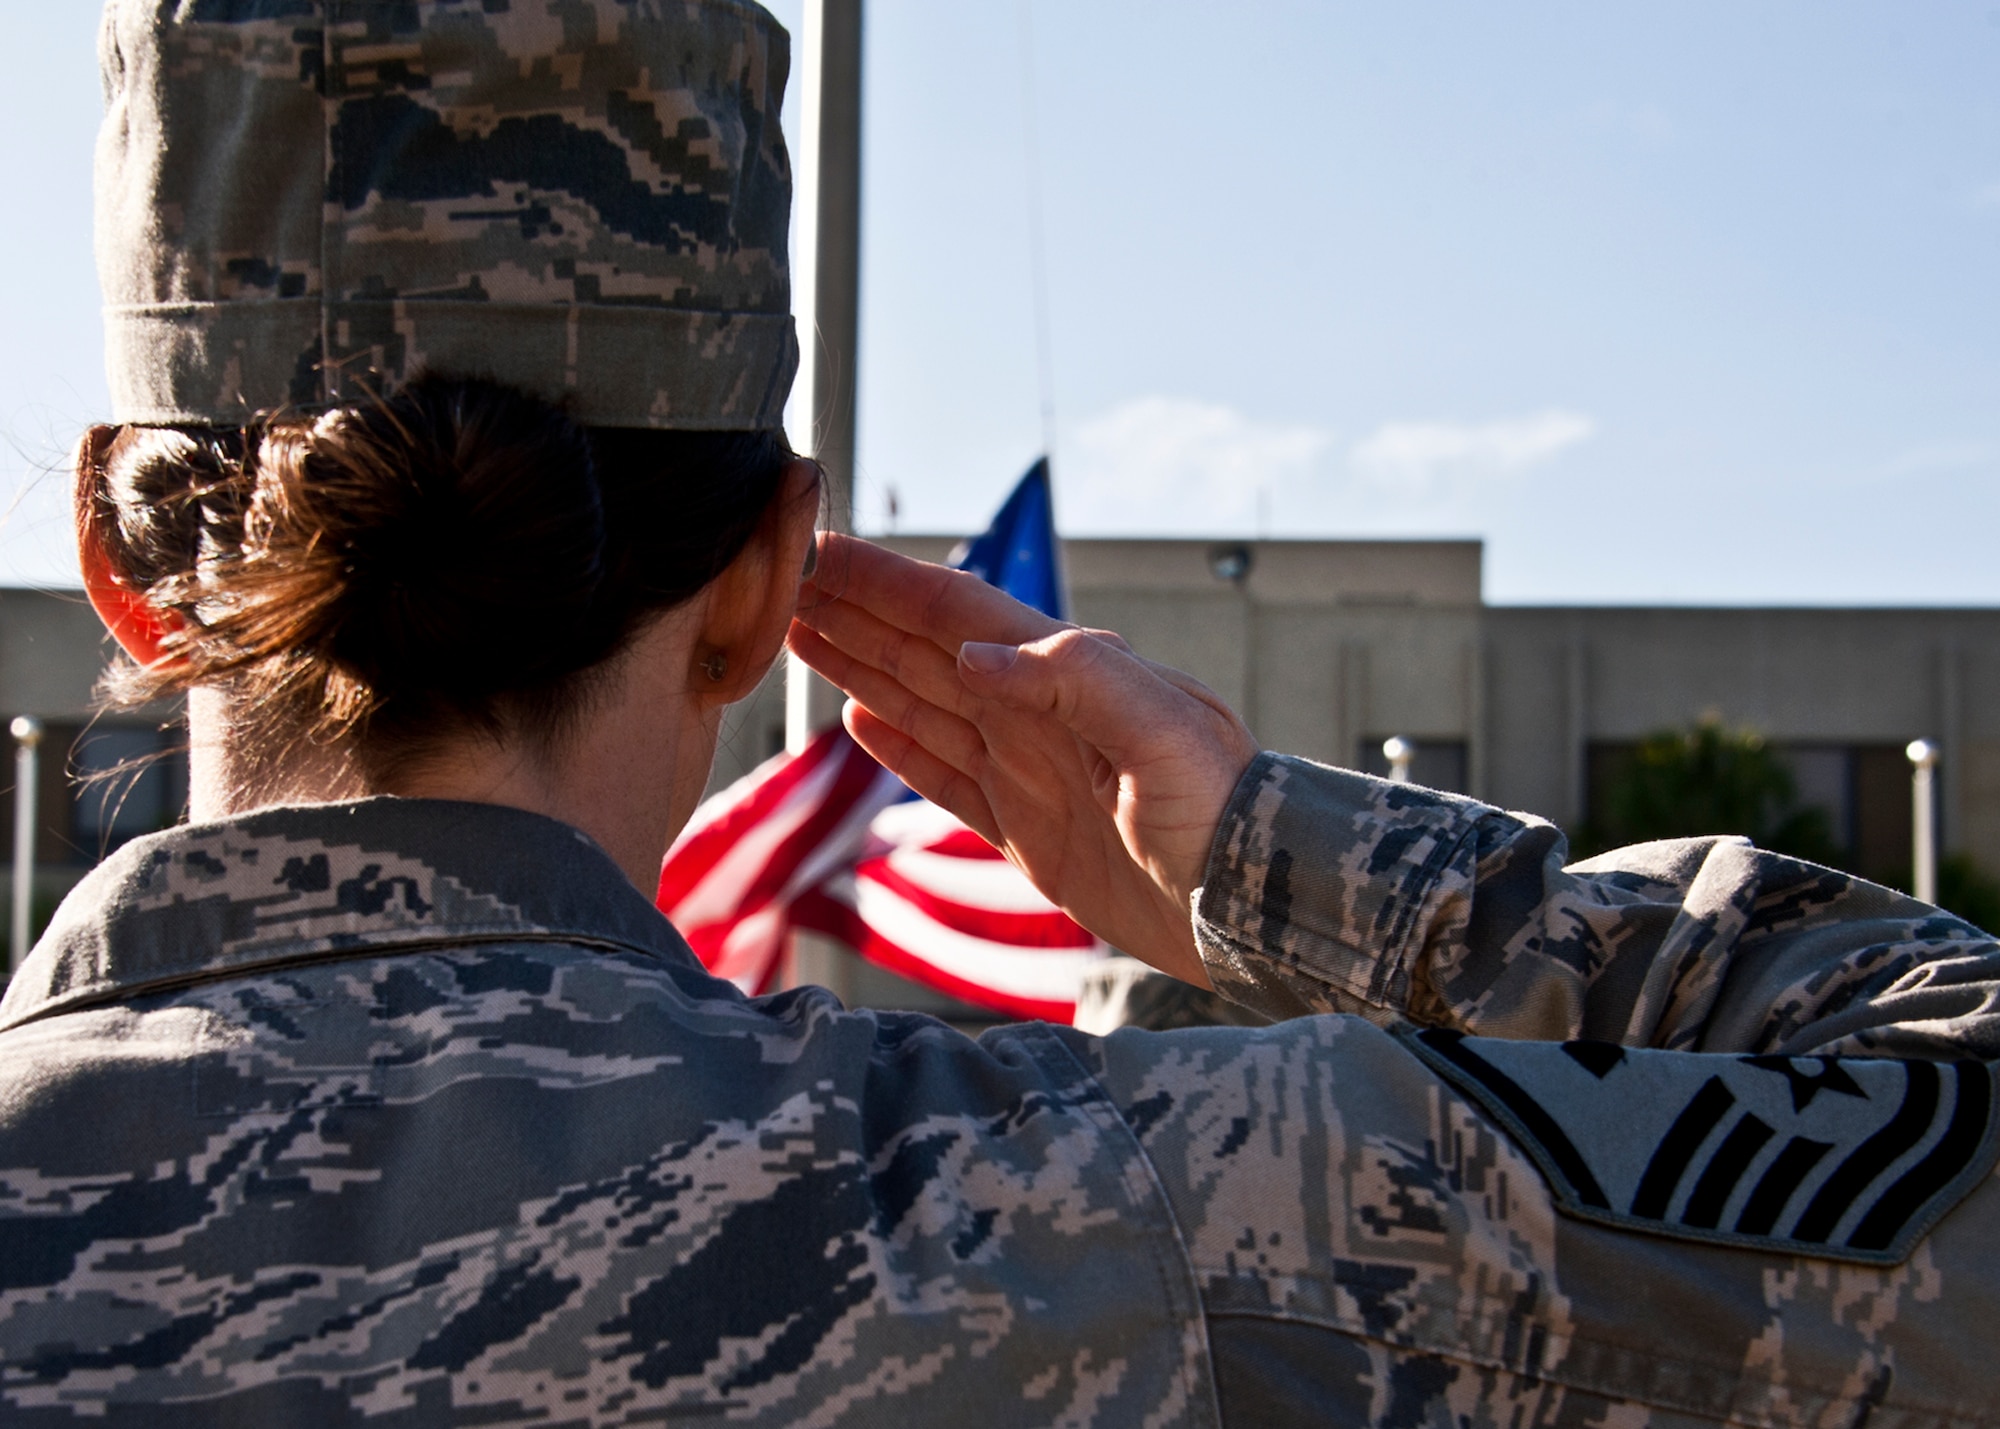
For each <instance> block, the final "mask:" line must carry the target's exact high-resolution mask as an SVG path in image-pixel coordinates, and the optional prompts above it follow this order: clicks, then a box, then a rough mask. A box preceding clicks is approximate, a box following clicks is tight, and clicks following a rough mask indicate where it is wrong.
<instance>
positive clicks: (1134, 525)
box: [1057, 396, 1334, 535]
mask: <svg viewBox="0 0 2000 1429" xmlns="http://www.w3.org/2000/svg"><path fill="white" fill-rule="evenodd" d="M1333 441H1334V438H1333V433H1331V432H1329V431H1326V430H1324V429H1322V428H1319V427H1313V426H1305V425H1291V424H1284V423H1276V422H1261V421H1258V420H1256V419H1254V418H1251V417H1246V416H1245V415H1243V413H1241V412H1238V411H1237V410H1235V409H1234V408H1233V407H1226V406H1223V405H1221V404H1219V403H1215V402H1202V401H1198V400H1195V399H1192V398H1186V397H1162V396H1150V397H1136V398H1133V399H1132V400H1130V401H1127V402H1121V403H1120V404H1119V405H1117V406H1116V407H1113V408H1111V409H1110V410H1109V411H1106V412H1103V413H1100V414H1099V415H1097V416H1095V417H1092V418H1090V419H1088V420H1087V421H1085V422H1083V423H1082V424H1080V425H1079V426H1078V427H1077V428H1076V430H1075V432H1074V433H1073V435H1072V436H1071V438H1070V440H1069V441H1068V442H1067V443H1066V444H1065V448H1064V450H1063V452H1062V454H1061V457H1062V459H1061V462H1060V466H1061V470H1060V471H1059V472H1058V475H1057V481H1058V482H1059V484H1060V487H1061V492H1062V494H1061V497H1060V500H1061V504H1062V510H1061V511H1060V513H1059V515H1060V517H1061V519H1062V524H1063V526H1064V528H1065V529H1069V530H1076V531H1079V532H1082V531H1118V532H1129V533H1134V534H1137V533H1142V532H1150V533H1154V534H1161V535H1164V534H1169V533H1175V532H1187V533H1204V534H1205V533H1210V532H1216V531H1222V530H1230V529H1236V530H1241V529H1245V528H1247V527H1248V525H1249V524H1250V523H1251V522H1252V521H1253V520H1254V519H1255V510H1256V505H1257V494H1258V492H1259V491H1275V490H1276V489H1277V488H1280V487H1291V486H1294V485H1295V484H1297V483H1299V482H1301V481H1304V480H1309V479H1310V478H1311V477H1313V476H1314V474H1315V473H1316V471H1317V469H1318V468H1319V467H1320V466H1321V465H1322V463H1323V460H1324V458H1325V457H1326V456H1327V454H1328V453H1330V452H1331V450H1332V448H1333Z"/></svg>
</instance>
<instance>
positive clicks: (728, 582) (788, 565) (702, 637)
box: [689, 460, 820, 704]
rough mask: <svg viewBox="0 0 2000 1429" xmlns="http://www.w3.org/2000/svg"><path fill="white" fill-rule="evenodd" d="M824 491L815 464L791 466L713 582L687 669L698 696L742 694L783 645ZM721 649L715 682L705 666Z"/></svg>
mask: <svg viewBox="0 0 2000 1429" xmlns="http://www.w3.org/2000/svg"><path fill="white" fill-rule="evenodd" d="M819 496H820V474H819V468H818V467H817V466H816V465H814V464H813V463H812V462H809V461H803V460H795V461H793V462H791V463H790V464H789V465H787V466H786V467H785V472H784V475H783V476H782V477H781V478H780V481H779V490H778V497H777V500H776V501H775V502H774V503H773V505H772V509H771V515H770V519H768V520H766V521H765V522H764V524H763V525H762V526H761V527H759V528H758V530H757V533H756V534H755V535H754V536H752V537H751V538H750V540H749V542H748V543H747V544H746V545H745V546H744V547H743V550H742V553H741V554H739V555H738V556H737V557H736V559H735V560H734V561H732V562H730V564H729V567H728V569H727V570H725V571H723V573H722V574H721V575H719V576H717V577H716V578H715V580H714V582H713V583H711V584H710V586H709V589H708V592H707V595H708V599H707V600H706V601H705V602H704V606H705V609H704V614H703V618H702V625H701V629H700V631H699V632H697V634H696V638H695V647H694V664H693V667H692V669H691V670H690V672H689V677H690V679H691V681H692V682H693V684H694V687H695V691H696V693H697V694H700V695H704V696H707V697H709V698H711V699H713V700H714V701H715V702H717V703H720V704H729V703H732V702H734V701H736V700H740V699H742V698H743V697H744V696H745V695H747V694H749V693H750V692H751V691H752V690H754V689H756V688H757V685H758V683H759V682H760V681H761V680H762V679H763V678H764V676H765V675H766V674H767V673H769V671H770V669H771V664H772V662H773V661H775V660H776V659H777V658H778V653H779V651H781V650H783V649H784V645H785V632H786V630H788V629H789V628H790V627H791V623H792V612H793V610H794V609H795V608H796V607H797V605H798V600H799V584H800V582H801V581H802V580H803V579H804V574H803V572H804V571H805V564H806V554H807V552H809V551H811V550H812V549H813V533H814V528H815V527H816V526H817V525H818V523H819ZM718 654H720V655H722V656H724V657H725V659H726V661H727V673H726V674H725V675H724V676H723V677H722V678H721V679H720V680H713V679H710V678H709V677H708V675H707V673H706V671H705V668H704V666H705V662H706V661H707V660H708V659H710V658H711V657H712V656H714V655H718Z"/></svg>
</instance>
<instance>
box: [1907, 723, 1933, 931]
mask: <svg viewBox="0 0 2000 1429" xmlns="http://www.w3.org/2000/svg"><path fill="white" fill-rule="evenodd" d="M1903 752H1904V753H1905V754H1906V755H1908V756H1909V759H1910V849H1911V853H1912V855H1913V858H1912V861H1913V862H1914V863H1915V865H1916V867H1915V869H1914V870H1913V871H1914V873H1915V875H1916V876H1915V878H1914V879H1913V882H1914V884H1915V887H1913V888H1912V889H1911V890H1910V891H1911V892H1913V893H1915V894H1916V895H1917V897H1918V899H1919V900H1920V901H1922V902H1925V903H1935V902H1937V807H1936V802H1935V801H1936V798H1937V791H1936V787H1935V786H1936V782H1937V763H1938V747H1937V746H1936V745H1935V744H1932V743H1931V742H1930V741H1929V740H1928V739H1913V740H1911V741H1910V747H1909V748H1908V749H1906V750H1904V751H1903Z"/></svg>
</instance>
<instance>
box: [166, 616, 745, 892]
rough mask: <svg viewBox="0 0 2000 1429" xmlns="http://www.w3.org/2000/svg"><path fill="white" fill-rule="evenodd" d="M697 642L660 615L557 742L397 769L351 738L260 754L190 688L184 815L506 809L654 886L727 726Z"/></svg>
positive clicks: (448, 745)
mask: <svg viewBox="0 0 2000 1429" xmlns="http://www.w3.org/2000/svg"><path fill="white" fill-rule="evenodd" d="M687 645H688V639H687V637H686V636H685V634H684V633H683V632H682V631H681V629H680V624H679V622H675V621H669V620H661V621H658V622H656V623H655V625H654V627H653V628H652V629H651V630H649V631H648V632H647V633H646V634H645V635H643V636H641V637H640V638H639V640H637V641H636V642H635V643H634V646H633V648H632V649H631V650H629V651H628V652H627V654H626V655H625V656H624V657H623V658H621V660H620V662H619V665H618V667H617V668H615V669H614V670H612V671H609V672H607V678H606V680H605V682H604V684H603V685H602V686H601V687H600V691H599V693H598V694H597V695H596V696H595V697H594V698H592V699H591V701H590V705H589V708H588V709H587V710H586V711H585V712H584V713H583V714H582V716H581V717H580V718H579V719H578V720H577V722H576V727H575V728H574V730H572V731H571V732H570V734H569V736H568V737H567V738H566V739H564V741H563V742H562V743H561V745H560V746H559V747H558V748H556V749H554V750H548V749H545V748H543V747H541V746H540V745H538V744H536V743H534V742H531V741H518V740H496V739H490V738H484V737H467V738H464V739H459V740H452V741H448V742H445V743H443V744H441V745H440V746H439V748H438V749H437V750H436V751H435V752H434V753H432V754H430V755H428V756H427V757H426V758H424V759H423V760H422V761H421V762H419V763H416V764H414V765H412V766H410V767H408V768H405V769H401V770H398V771H397V772H396V773H395V774H394V775H393V776H391V777H386V778H385V777H376V776H371V775H370V774H368V773H367V772H366V769H365V767H364V765H363V762H362V761H361V760H359V759H358V758H356V757H355V753H354V750H353V747H352V745H351V744H348V743H335V744H314V743H311V742H309V741H301V742H300V743H299V744H298V745H296V746H295V747H294V748H292V749H290V750H287V751H286V752H285V754H284V756H283V757H282V758H281V759H272V758H270V757H268V756H266V757H263V758H258V757H256V755H255V751H251V750H246V749H245V748H244V744H245V741H243V740H241V739H238V738H236V737H234V734H233V729H234V721H232V720H231V718H230V709H229V700H228V698H227V697H226V696H225V695H224V694H222V693H221V692H219V691H216V690H212V689H196V690H193V691H191V692H190V693H189V695H188V812H189V815H190V817H191V818H193V819H194V820H196V821H197V822H206V821H210V820H215V819H223V818H228V817H231V816H232V815H236V814H243V813H248V812H250V811H251V810H254V809H262V808H269V807H271V806H273V805H277V804H326V803H334V802H337V801H339V800H343V799H360V798H366V797H368V796H370V795H378V794H388V795H395V796H398V797H402V798H406V799H457V800H461V801H465V802H470V803H477V804H504V805H507V806H508V807H510V808H516V809H526V810H528V811H529V812H530V813H536V814H544V815H547V816H548V817H550V818H553V819H560V820H562V821H563V822H564V823H566V824H569V825H571V826H572V827H574V828H578V829H581V830H582V831H583V832H584V833H586V834H588V835H590V837H591V838H593V839H595V840H596V841H597V843H598V844H599V845H601V846H602V847H603V848H604V850H605V852H607V853H609V854H610V855H611V857H612V859H613V860H614V861H615V862H616V863H617V864H618V866H619V867H620V868H621V869H623V870H624V872H625V876H626V877H627V878H629V879H631V880H632V882H633V884H634V885H635V886H636V887H638V888H639V889H641V890H642V891H644V892H646V893H647V894H651V893H652V891H653V888H654V885H655V884H656V882H657V881H658V879H659V873H660V859H661V857H662V856H663V855H664V854H665V853H666V849H667V845H668V843H669V842H671V841H672V838H673V835H674V834H675V833H677V832H679V830H680V828H681V826H682V825H683V824H685V823H686V822H687V820H688V816H689V815H690V814H692V813H693V812H694V807H695V804H696V802H697V801H699V799H700V798H701V791H702V788H703V786H704V785H705V784H706V782H707V780H708V771H709V765H710V763H711V762H712V761H713V759H714V756H715V739H716V735H717V733H718V731H719V729H720V725H721V716H722V709H721V706H720V704H719V703H712V702H710V701H705V700H699V699H695V698H691V697H690V695H689V693H688V689H687V678H686V670H687V668H688V665H689V652H688V649H687Z"/></svg>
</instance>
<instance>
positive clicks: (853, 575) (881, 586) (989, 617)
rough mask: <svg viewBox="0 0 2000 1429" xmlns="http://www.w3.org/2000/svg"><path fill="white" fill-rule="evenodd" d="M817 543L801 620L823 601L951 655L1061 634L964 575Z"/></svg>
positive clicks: (857, 543)
mask: <svg viewBox="0 0 2000 1429" xmlns="http://www.w3.org/2000/svg"><path fill="white" fill-rule="evenodd" d="M819 539H820V551H819V568H818V570H817V572H816V573H815V575H814V577H813V579H812V581H811V582H810V583H809V584H808V586H807V588H806V589H805V590H803V591H802V592H801V593H800V609H801V613H802V614H803V613H804V612H805V611H807V610H809V609H811V608H812V607H813V606H814V605H816V604H819V603H823V602H825V601H827V600H835V601H845V602H848V603H850V604H852V605H856V606H859V607H861V608H862V609H865V610H866V611H868V612H869V613H870V614H872V615H874V616H876V617H877V618H878V619H881V620H884V621H886V622H888V623H889V624H890V625H893V626H895V627H897V628H898V629H900V630H905V631H908V632H909V633H911V634H913V635H921V636H923V637H924V638H925V639H928V640H931V641H934V642H936V643H937V644H938V645H941V646H944V647H946V648H949V649H953V650H956V649H957V648H958V647H959V646H960V645H961V644H963V643H964V642H965V641H967V640H993V641H1002V642H1005V643H1007V644H1010V645H1019V644H1021V643H1022V642H1024V641H1028V640H1039V639H1041V638H1042V637H1044V636H1047V635H1051V634H1054V633H1055V632H1056V631H1058V630H1060V629H1062V628H1063V625H1062V623H1061V622H1060V621H1057V620H1052V619H1050V618H1049V617H1048V616H1046V615H1043V614H1042V613H1041V612H1040V611H1037V610H1033V609H1030V608H1029V607H1028V606H1025V605H1023V604H1021V602H1019V601H1018V600H1015V599H1014V598H1013V597H1012V596H1010V595H1008V594H1007V593H1006V592H1004V591H1002V590H1000V589H999V588H997V587H995V586H990V585H988V584H987V583H986V582H985V581H983V580H981V579H979V577H977V576H974V575H969V574H967V573H966V572H964V571H953V570H948V569H946V568H945V567H943V566H934V565H931V564H930V563H929V562H927V561H913V560H911V559H910V558H909V557H907V556H899V555H897V554H896V553H895V552H893V551H886V550H884V549H882V547H880V546H876V545H871V544H870V543H869V542H867V541H862V540H858V539H856V538H855V537H852V536H842V535H840V534H838V533H835V532H826V533H824V534H822V535H821V536H820V538H819Z"/></svg>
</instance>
